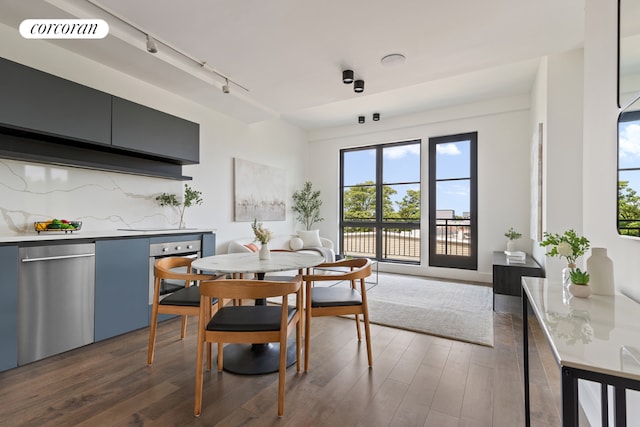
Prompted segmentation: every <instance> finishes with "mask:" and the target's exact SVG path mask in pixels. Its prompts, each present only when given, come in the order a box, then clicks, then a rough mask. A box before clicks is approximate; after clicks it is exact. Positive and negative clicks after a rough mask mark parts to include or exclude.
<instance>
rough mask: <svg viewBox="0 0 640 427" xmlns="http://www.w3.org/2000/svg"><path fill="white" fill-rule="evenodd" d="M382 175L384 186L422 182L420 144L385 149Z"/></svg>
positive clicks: (383, 151)
mask: <svg viewBox="0 0 640 427" xmlns="http://www.w3.org/2000/svg"><path fill="white" fill-rule="evenodd" d="M382 175H383V176H382V181H383V183H384V184H393V183H396V182H420V144H406V145H398V146H392V147H385V148H384V149H383V150H382Z"/></svg>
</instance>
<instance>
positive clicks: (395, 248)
mask: <svg viewBox="0 0 640 427" xmlns="http://www.w3.org/2000/svg"><path fill="white" fill-rule="evenodd" d="M401 227H402V228H398V227H394V226H388V227H385V228H383V229H382V248H381V249H382V250H381V251H380V252H381V258H380V259H381V260H388V261H402V262H410V263H419V262H420V249H421V240H422V239H421V232H420V226H419V225H414V224H402V225H401ZM470 247H471V220H470V219H438V220H436V249H435V250H436V254H440V255H457V256H469V255H470V252H471V251H470ZM342 251H343V253H344V254H346V255H351V256H357V257H368V258H376V256H377V255H376V254H377V252H378V251H377V247H376V228H375V227H373V226H371V227H366V226H363V227H345V228H344V234H343V240H342Z"/></svg>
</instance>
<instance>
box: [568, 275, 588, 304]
mask: <svg viewBox="0 0 640 427" xmlns="http://www.w3.org/2000/svg"><path fill="white" fill-rule="evenodd" d="M569 276H570V277H571V284H570V285H569V292H571V295H573V296H576V297H579V298H588V297H589V296H590V295H591V287H590V286H589V273H587V272H586V271H582V270H580V269H579V268H576V269H575V270H571V272H570V273H569Z"/></svg>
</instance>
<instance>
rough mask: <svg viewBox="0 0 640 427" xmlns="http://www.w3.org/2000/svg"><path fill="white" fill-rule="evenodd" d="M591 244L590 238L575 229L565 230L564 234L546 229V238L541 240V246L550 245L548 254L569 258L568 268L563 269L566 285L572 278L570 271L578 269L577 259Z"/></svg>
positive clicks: (563, 278) (563, 279)
mask: <svg viewBox="0 0 640 427" xmlns="http://www.w3.org/2000/svg"><path fill="white" fill-rule="evenodd" d="M589 245H590V243H589V239H587V238H586V237H583V236H578V234H577V233H576V232H575V231H574V230H573V229H571V230H568V231H565V232H564V234H558V233H549V232H546V231H545V233H544V240H543V241H542V242H540V246H542V247H549V249H548V250H547V253H546V255H547V256H551V257H555V256H558V257H561V258H562V257H564V258H566V259H567V268H565V269H564V270H562V281H563V283H564V284H566V285H568V283H569V281H570V280H571V277H570V272H571V271H573V270H575V269H576V259H577V258H578V257H579V256H582V255H584V254H585V252H586V251H587V250H588V249H589Z"/></svg>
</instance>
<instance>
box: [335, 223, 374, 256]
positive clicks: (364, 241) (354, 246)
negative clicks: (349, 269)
mask: <svg viewBox="0 0 640 427" xmlns="http://www.w3.org/2000/svg"><path fill="white" fill-rule="evenodd" d="M342 251H343V254H344V255H345V256H347V255H349V256H357V257H371V258H375V256H376V229H375V228H374V227H369V228H367V227H345V228H344V233H343V237H342Z"/></svg>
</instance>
